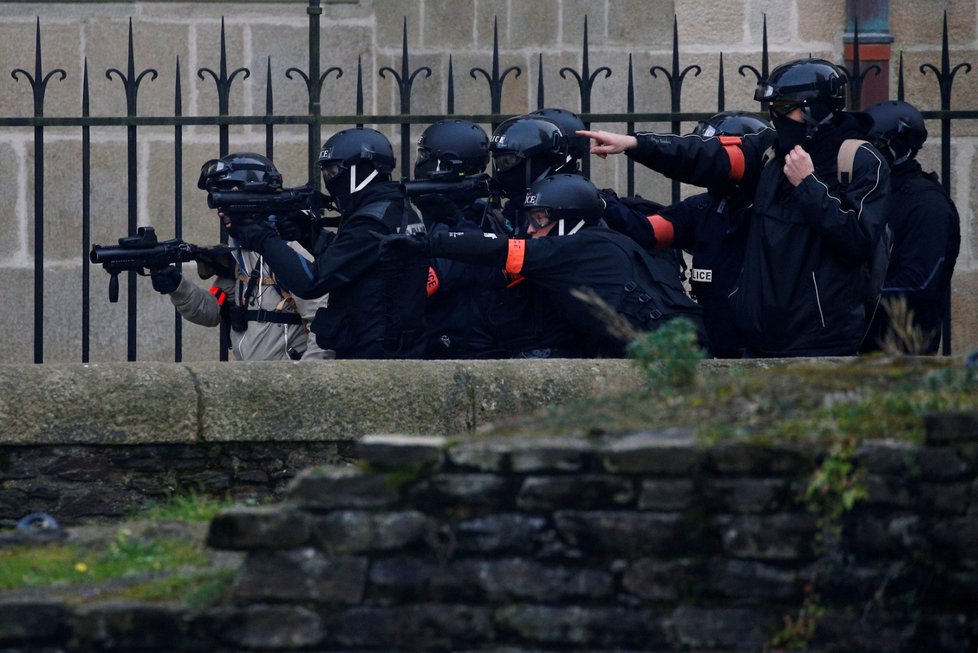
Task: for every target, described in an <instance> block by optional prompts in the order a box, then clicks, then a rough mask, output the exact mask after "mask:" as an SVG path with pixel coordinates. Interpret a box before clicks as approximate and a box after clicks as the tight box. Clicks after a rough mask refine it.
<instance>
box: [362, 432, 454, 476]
mask: <svg viewBox="0 0 978 653" xmlns="http://www.w3.org/2000/svg"><path fill="white" fill-rule="evenodd" d="M446 443H447V439H446V438H444V437H442V436H419V435H384V434H377V435H370V434H368V435H364V436H363V437H362V438H361V439H360V441H359V442H357V458H359V459H360V460H362V461H363V462H365V463H367V464H369V465H371V466H372V467H376V468H379V469H425V470H438V469H441V466H442V462H443V461H444V455H445V454H444V449H445V445H446Z"/></svg>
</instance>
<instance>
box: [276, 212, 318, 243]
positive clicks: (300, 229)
mask: <svg viewBox="0 0 978 653" xmlns="http://www.w3.org/2000/svg"><path fill="white" fill-rule="evenodd" d="M275 230H276V231H278V235H279V236H281V237H282V240H295V241H299V242H302V241H303V240H309V239H310V236H311V235H312V216H310V215H309V214H308V213H306V212H305V211H293V212H292V213H290V214H288V215H286V216H282V217H279V218H278V219H277V220H275Z"/></svg>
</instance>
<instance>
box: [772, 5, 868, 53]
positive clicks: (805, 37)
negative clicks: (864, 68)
mask: <svg viewBox="0 0 978 653" xmlns="http://www.w3.org/2000/svg"><path fill="white" fill-rule="evenodd" d="M795 11H796V12H797V15H798V40H799V41H800V42H802V43H830V44H833V45H835V44H838V43H841V42H842V33H843V31H844V30H845V27H846V3H845V2H843V1H841V0H808V1H807V2H796V3H795ZM776 29H778V27H777V24H776V23H773V24H772V23H771V22H770V21H769V22H768V35H770V34H771V31H773V30H776ZM863 29H865V25H864V26H863V27H862V28H861V30H863ZM832 61H835V62H837V63H841V57H839V58H837V59H832Z"/></svg>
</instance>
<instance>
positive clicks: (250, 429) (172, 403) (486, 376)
mask: <svg viewBox="0 0 978 653" xmlns="http://www.w3.org/2000/svg"><path fill="white" fill-rule="evenodd" d="M641 382H642V376H641V373H640V372H639V371H638V370H637V368H635V366H634V365H633V364H632V363H631V362H630V361H627V360H600V361H599V360H541V361H526V360H519V361H517V360H496V361H329V362H324V363H318V362H316V363H312V362H298V363H292V362H287V361H282V362H261V363H258V362H254V363H221V362H197V363H142V362H140V363H99V364H88V365H84V364H45V365H0V422H2V423H3V424H4V435H3V441H4V444H7V445H57V444H128V445H134V444H164V443H165V444H179V443H199V442H241V441H244V442H272V441H278V442H281V441H332V442H337V441H352V440H356V439H358V438H359V437H361V436H362V435H364V434H365V433H371V432H372V433H413V434H437V435H446V434H448V435H450V434H464V433H467V432H471V431H473V430H475V429H476V428H477V427H478V426H479V425H480V424H483V423H485V422H488V421H492V420H495V419H498V418H500V417H505V416H509V415H516V414H521V413H525V412H529V411H531V410H533V409H536V408H539V407H541V406H545V405H548V404H552V403H557V402H559V401H566V400H572V399H576V398H581V397H588V396H595V395H598V394H601V393H605V392H616V391H619V390H624V389H627V388H630V387H635V386H636V385H637V384H640V383H641Z"/></svg>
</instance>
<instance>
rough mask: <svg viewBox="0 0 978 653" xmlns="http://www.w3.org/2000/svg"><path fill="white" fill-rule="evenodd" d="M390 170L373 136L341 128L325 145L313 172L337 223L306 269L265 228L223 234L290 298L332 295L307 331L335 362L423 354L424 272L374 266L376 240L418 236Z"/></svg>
mask: <svg viewBox="0 0 978 653" xmlns="http://www.w3.org/2000/svg"><path fill="white" fill-rule="evenodd" d="M394 166H395V159H394V151H393V148H392V147H391V144H390V141H388V140H387V138H386V137H385V136H384V135H383V134H381V133H380V132H378V131H376V130H373V129H369V128H363V127H358V128H354V129H345V130H342V131H340V132H337V133H336V134H333V135H332V136H331V137H329V138H328V139H327V140H326V142H325V143H324V144H323V148H322V151H321V152H320V155H319V167H320V170H321V171H322V174H323V181H324V183H325V186H326V190H327V193H328V194H329V196H330V197H331V198H332V201H333V202H334V204H335V206H336V208H337V209H338V210H339V212H340V215H341V217H340V224H339V227H338V229H337V231H336V234H335V236H333V235H332V234H331V233H330V232H327V231H320V232H319V233H318V234H316V235H315V236H314V237H313V238H312V239H311V240H312V241H313V242H312V243H311V246H312V252H311V253H312V254H313V256H314V257H315V259H314V260H313V261H312V263H309V262H308V261H306V260H305V259H303V258H301V257H299V256H297V255H296V254H295V253H294V252H293V251H292V250H291V249H289V248H288V246H287V245H286V244H285V242H284V241H283V240H282V239H281V238H280V237H279V235H278V234H277V233H276V232H275V230H274V229H272V228H271V227H270V226H268V225H267V224H266V223H263V222H258V221H251V220H242V221H236V222H235V223H234V224H232V225H231V226H230V228H229V231H230V233H231V235H233V236H234V237H236V238H238V239H239V240H240V241H241V242H242V243H243V244H245V246H247V247H250V248H251V249H254V250H255V251H257V252H260V253H261V254H262V255H263V256H264V257H265V259H266V260H267V261H268V262H269V264H270V265H271V266H272V268H273V269H274V270H275V271H276V274H277V276H278V279H279V280H280V281H281V283H282V284H283V285H284V286H285V287H286V288H287V289H288V290H290V291H291V292H292V293H294V294H295V295H297V296H299V297H316V296H319V295H322V294H324V293H327V292H328V293H329V294H330V299H329V305H328V306H327V307H326V308H323V309H320V310H319V311H317V313H316V318H315V320H314V321H313V324H312V331H313V333H314V334H315V335H316V341H317V342H318V343H319V345H320V346H321V347H323V348H329V349H333V350H334V351H336V356H337V358H417V357H420V356H421V353H422V352H423V351H424V337H423V336H424V333H423V329H424V302H425V280H426V277H427V265H426V264H425V263H424V262H423V261H422V262H417V261H409V262H391V261H386V262H382V261H379V260H378V253H377V234H380V235H386V234H394V233H399V232H411V233H419V232H423V231H424V225H423V223H422V222H421V220H420V218H419V217H418V216H417V214H416V213H415V212H414V210H413V209H412V208H411V206H410V204H409V203H408V202H407V201H406V198H405V196H404V193H403V190H402V189H401V187H400V185H399V184H397V183H396V182H393V181H391V173H392V172H393V170H394Z"/></svg>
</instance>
